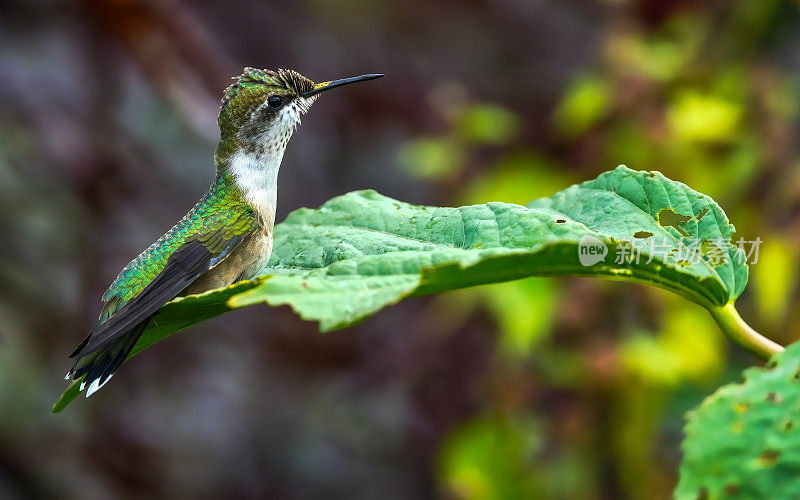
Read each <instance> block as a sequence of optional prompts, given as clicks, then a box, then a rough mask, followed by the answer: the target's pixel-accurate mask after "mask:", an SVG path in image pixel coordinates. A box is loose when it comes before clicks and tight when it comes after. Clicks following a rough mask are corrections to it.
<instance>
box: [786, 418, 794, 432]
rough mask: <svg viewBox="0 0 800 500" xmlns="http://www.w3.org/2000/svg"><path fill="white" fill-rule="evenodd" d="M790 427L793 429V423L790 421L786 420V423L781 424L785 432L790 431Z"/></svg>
mask: <svg viewBox="0 0 800 500" xmlns="http://www.w3.org/2000/svg"><path fill="white" fill-rule="evenodd" d="M792 427H794V422H792V421H791V420H787V421H786V423H784V424H783V430H785V431H790V430H792Z"/></svg>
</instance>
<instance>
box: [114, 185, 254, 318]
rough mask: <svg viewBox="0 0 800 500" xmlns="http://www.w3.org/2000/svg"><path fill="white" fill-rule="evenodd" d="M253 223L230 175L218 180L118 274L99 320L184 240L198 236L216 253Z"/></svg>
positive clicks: (148, 279)
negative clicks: (177, 220) (176, 221)
mask: <svg viewBox="0 0 800 500" xmlns="http://www.w3.org/2000/svg"><path fill="white" fill-rule="evenodd" d="M254 225H255V214H254V213H253V210H252V209H251V208H250V206H249V205H248V204H247V202H245V201H244V199H243V198H242V194H241V193H240V192H239V190H238V189H237V188H236V186H235V185H234V184H233V181H232V180H231V179H230V177H222V178H220V179H217V180H216V181H215V182H214V184H213V185H212V186H211V188H210V189H209V190H208V191H207V192H206V193H205V194H204V195H203V197H202V198H201V199H200V201H199V202H197V204H196V205H195V206H194V207H193V208H192V209H191V210H190V211H189V213H187V214H186V215H185V216H184V217H183V219H181V220H180V221H179V222H178V223H177V224H175V225H174V226H173V227H172V229H170V230H169V231H168V232H167V233H166V234H164V236H162V237H161V238H159V239H158V240H157V241H156V242H155V243H153V244H152V245H150V247H148V248H147V250H145V251H144V252H142V253H141V254H139V256H138V257H136V259H134V260H133V261H132V262H131V263H130V264H128V265H127V266H125V268H124V269H123V270H122V271H121V272H120V273H119V275H118V276H117V279H116V280H114V282H113V283H112V284H111V286H110V287H109V288H108V290H107V291H106V293H105V294H104V295H103V300H104V301H105V302H107V304H106V307H105V308H104V309H103V313H102V315H101V321H104V320H105V319H106V318H107V317H108V316H110V315H111V314H114V312H116V311H117V310H118V309H119V308H120V307H121V306H123V305H124V304H125V303H127V302H128V301H129V300H130V299H132V298H133V297H135V296H136V295H138V294H139V293H140V292H141V291H142V290H144V288H145V287H146V286H147V285H148V284H149V283H150V282H151V281H152V280H153V279H154V278H155V277H156V276H158V274H159V273H160V272H161V271H162V270H163V269H164V267H165V266H166V264H167V260H168V259H169V257H170V255H172V253H173V252H174V251H175V250H177V249H178V248H179V247H180V246H181V245H182V244H184V243H185V242H186V240H187V239H189V238H191V237H198V238H199V239H201V241H203V242H204V243H207V244H208V245H207V246H208V247H209V250H211V251H213V252H214V253H219V252H220V251H221V250H222V248H220V245H224V244H226V243H227V242H229V241H230V240H231V238H232V237H234V236H238V235H243V234H247V233H249V232H250V231H252V230H253V228H254ZM223 248H224V247H223Z"/></svg>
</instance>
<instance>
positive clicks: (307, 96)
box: [216, 68, 383, 166]
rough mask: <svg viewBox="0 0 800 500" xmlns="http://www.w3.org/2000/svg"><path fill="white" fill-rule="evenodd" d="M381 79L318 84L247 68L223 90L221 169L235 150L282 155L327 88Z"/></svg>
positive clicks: (288, 74)
mask: <svg viewBox="0 0 800 500" xmlns="http://www.w3.org/2000/svg"><path fill="white" fill-rule="evenodd" d="M380 76H383V75H363V76H357V77H353V78H345V79H342V80H334V81H330V82H323V83H318V84H315V83H314V82H312V81H311V80H309V79H308V78H306V77H304V76H303V75H301V74H300V73H298V72H296V71H292V70H287V69H279V70H277V71H272V70H264V69H255V68H245V69H244V72H243V73H242V74H241V75H239V76H238V77H234V79H235V80H236V81H235V82H234V83H233V84H232V85H231V86H229V87H228V88H227V89H225V94H224V95H223V97H222V106H221V107H220V110H219V118H218V120H217V122H218V124H219V128H220V144H219V146H218V148H217V154H216V160H217V165H218V166H219V165H222V164H225V163H227V161H228V159H229V158H230V156H231V155H233V154H234V153H236V152H237V151H245V152H248V153H254V154H259V155H262V154H266V155H270V154H272V155H276V156H278V162H280V156H281V155H282V154H283V150H284V149H285V148H286V144H287V143H288V142H289V138H290V137H291V135H292V132H294V129H295V128H296V127H297V125H298V124H299V123H300V117H301V116H302V115H303V114H305V113H306V112H307V111H308V109H309V108H310V107H311V105H312V104H314V101H316V100H317V97H319V94H320V93H321V92H323V91H326V90H328V89H332V88H335V87H339V86H341V85H346V84H348V83H355V82H359V81H364V80H371V79H373V78H378V77H380Z"/></svg>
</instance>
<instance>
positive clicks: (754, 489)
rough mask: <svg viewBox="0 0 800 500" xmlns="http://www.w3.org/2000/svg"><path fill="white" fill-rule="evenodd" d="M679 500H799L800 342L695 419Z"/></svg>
mask: <svg viewBox="0 0 800 500" xmlns="http://www.w3.org/2000/svg"><path fill="white" fill-rule="evenodd" d="M683 452H684V458H683V462H682V463H681V469H680V481H679V483H678V487H677V489H676V491H675V496H676V498H679V499H684V498H685V499H695V498H707V499H717V498H728V497H734V495H736V496H735V498H796V497H797V492H798V491H800V342H795V343H794V344H792V345H790V346H789V347H788V348H787V349H786V351H784V352H782V353H780V354H777V355H776V356H775V357H773V359H772V367H771V368H768V369H764V368H750V369H748V370H745V372H744V383H741V384H730V385H726V386H724V387H722V388H721V389H719V390H718V391H717V392H716V393H714V394H713V395H712V396H710V397H709V398H708V399H706V400H705V401H704V402H703V404H702V405H701V406H700V407H699V408H698V409H696V410H694V411H692V412H691V413H690V414H689V422H688V423H687V425H686V439H685V440H684V442H683Z"/></svg>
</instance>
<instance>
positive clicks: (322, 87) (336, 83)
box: [300, 73, 383, 97]
mask: <svg viewBox="0 0 800 500" xmlns="http://www.w3.org/2000/svg"><path fill="white" fill-rule="evenodd" d="M382 76H383V74H381V73H372V74H369V75H361V76H351V77H350V78H342V79H341V80H333V81H330V82H322V83H318V84H316V85H314V88H313V89H311V90H308V91H306V92H303V93H301V94H300V97H311V96H313V95H317V94H319V93H320V92H325V91H326V90H330V89H332V88H336V87H341V86H342V85H349V84H351V83H356V82H366V81H367V80H374V79H376V78H380V77H382Z"/></svg>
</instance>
